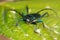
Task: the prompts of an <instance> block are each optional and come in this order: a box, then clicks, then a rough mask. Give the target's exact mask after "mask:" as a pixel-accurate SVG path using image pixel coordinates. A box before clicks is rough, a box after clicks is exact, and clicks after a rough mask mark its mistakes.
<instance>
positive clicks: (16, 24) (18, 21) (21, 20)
mask: <svg viewBox="0 0 60 40" xmlns="http://www.w3.org/2000/svg"><path fill="white" fill-rule="evenodd" d="M20 21H23V19H22V18H20V19H18V21H17V22H16V25H15V26H18V24H19V22H20Z"/></svg>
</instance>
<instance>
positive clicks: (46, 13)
mask: <svg viewBox="0 0 60 40" xmlns="http://www.w3.org/2000/svg"><path fill="white" fill-rule="evenodd" d="M46 15H47V16H49V14H48V12H45V13H44V14H43V15H42V16H41V17H44V16H46Z"/></svg>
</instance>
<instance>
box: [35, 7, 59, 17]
mask: <svg viewBox="0 0 60 40" xmlns="http://www.w3.org/2000/svg"><path fill="white" fill-rule="evenodd" d="M44 10H51V11H53V12H54V13H55V14H56V16H57V12H56V11H55V10H53V9H51V8H44V9H42V10H39V11H38V12H36V13H40V12H42V11H44ZM57 17H58V16H57Z"/></svg>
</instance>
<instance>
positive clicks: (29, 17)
mask: <svg viewBox="0 0 60 40" xmlns="http://www.w3.org/2000/svg"><path fill="white" fill-rule="evenodd" d="M10 10H11V11H14V12H16V13H18V14H19V15H20V16H22V18H21V19H22V21H24V22H25V23H30V24H33V25H37V23H40V22H41V23H42V25H43V28H44V27H45V26H44V22H43V20H41V18H43V17H44V16H46V15H47V16H49V14H48V12H45V13H44V14H43V15H41V14H40V12H42V11H44V10H52V11H53V12H54V13H56V12H55V10H53V9H51V8H44V9H41V10H39V11H37V12H35V13H31V14H30V13H29V8H28V6H26V11H27V13H26V15H24V13H23V12H22V13H20V12H18V11H16V10H15V9H10ZM19 21H21V20H19ZM35 30H36V28H35V29H34V31H35Z"/></svg>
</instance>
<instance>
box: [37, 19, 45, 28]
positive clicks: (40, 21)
mask: <svg viewBox="0 0 60 40" xmlns="http://www.w3.org/2000/svg"><path fill="white" fill-rule="evenodd" d="M37 22H38V23H40V22H41V23H42V25H43V28H44V27H45V26H44V22H43V21H42V20H37Z"/></svg>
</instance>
